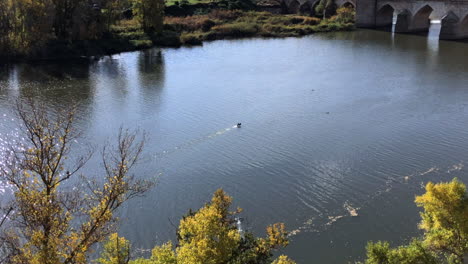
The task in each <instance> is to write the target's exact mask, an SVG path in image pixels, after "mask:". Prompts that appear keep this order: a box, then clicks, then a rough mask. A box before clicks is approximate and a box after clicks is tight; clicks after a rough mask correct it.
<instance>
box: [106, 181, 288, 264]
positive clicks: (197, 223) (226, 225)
mask: <svg viewBox="0 0 468 264" xmlns="http://www.w3.org/2000/svg"><path fill="white" fill-rule="evenodd" d="M231 202H232V198H231V197H229V196H228V195H227V194H226V193H224V191H223V190H218V191H216V192H215V194H214V195H213V198H212V199H211V202H210V203H207V204H206V205H205V206H204V207H202V208H201V209H200V210H198V211H197V212H190V213H189V214H188V215H187V216H185V217H184V218H182V220H181V221H180V225H179V228H178V230H177V238H178V241H177V246H176V247H174V245H173V244H172V242H171V241H169V242H167V243H165V244H163V245H161V246H156V247H154V249H153V250H152V251H151V257H150V258H138V259H135V260H130V259H131V258H130V252H131V249H130V243H129V241H127V240H126V239H125V238H121V237H118V236H117V234H113V235H112V236H111V237H110V239H109V240H108V241H107V243H106V244H105V246H104V251H103V252H102V256H101V258H99V259H98V260H97V262H98V263H100V264H127V263H130V264H177V263H178V264H219V263H225V264H267V263H272V259H271V258H272V256H273V254H272V252H273V251H274V250H276V249H278V248H281V247H284V246H286V245H287V244H288V240H287V232H286V231H285V227H284V225H283V224H281V223H278V224H274V225H271V226H268V227H267V230H266V231H267V237H266V238H257V237H254V236H253V234H252V233H249V232H243V231H239V230H238V228H237V226H236V219H235V215H236V214H237V213H238V212H239V211H240V209H238V210H237V211H235V212H230V211H229V207H230V206H231ZM273 263H274V264H280V263H281V264H293V263H295V262H294V261H292V260H290V259H289V258H288V257H286V256H280V257H279V258H278V259H277V260H274V261H273Z"/></svg>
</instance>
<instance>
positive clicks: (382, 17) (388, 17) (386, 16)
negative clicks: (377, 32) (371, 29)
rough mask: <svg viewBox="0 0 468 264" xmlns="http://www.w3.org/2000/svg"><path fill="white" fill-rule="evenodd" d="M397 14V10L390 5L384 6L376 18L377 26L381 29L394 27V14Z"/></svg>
mask: <svg viewBox="0 0 468 264" xmlns="http://www.w3.org/2000/svg"><path fill="white" fill-rule="evenodd" d="M394 13H395V8H393V6H391V5H390V4H386V5H384V6H382V7H381V8H380V9H379V10H378V11H377V16H376V26H377V27H379V28H384V27H390V28H391V27H392V25H393V14H394Z"/></svg>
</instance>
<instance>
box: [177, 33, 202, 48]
mask: <svg viewBox="0 0 468 264" xmlns="http://www.w3.org/2000/svg"><path fill="white" fill-rule="evenodd" d="M180 41H181V42H182V44H188V45H201V44H202V37H201V35H200V34H196V33H183V34H182V35H181V36H180Z"/></svg>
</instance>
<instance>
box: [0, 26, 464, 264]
mask: <svg viewBox="0 0 468 264" xmlns="http://www.w3.org/2000/svg"><path fill="white" fill-rule="evenodd" d="M467 54H468V44H464V43H456V42H439V41H437V40H436V39H434V38H426V37H421V36H409V35H393V34H390V33H387V32H378V31H357V32H347V33H333V34H325V35H314V36H310V37H304V38H287V39H268V40H262V39H251V40H236V41H216V42H211V43H206V44H205V45H204V46H203V47H193V48H180V49H154V50H148V51H142V52H131V53H124V54H121V55H116V56H112V57H110V58H109V57H107V58H103V59H101V60H99V61H95V62H93V63H90V64H89V63H79V62H68V63H61V64H58V63H55V64H54V63H42V64H34V65H27V64H18V65H13V66H8V67H6V66H5V67H2V68H1V70H0V121H1V122H0V133H1V134H0V138H3V139H4V140H5V139H6V138H8V137H7V135H8V134H10V133H12V127H14V125H15V120H12V119H11V118H12V117H11V113H10V109H11V108H12V106H13V105H14V101H15V98H17V97H23V96H26V95H31V94H32V95H34V96H36V97H37V98H40V100H42V101H44V102H46V103H47V104H48V106H49V107H50V108H51V110H53V109H59V108H62V107H65V106H66V105H68V104H70V103H71V102H74V101H76V102H79V103H80V110H79V112H80V113H79V128H80V129H81V130H83V133H84V139H83V140H82V142H79V143H82V144H90V145H93V146H95V147H96V148H98V147H99V146H101V144H102V142H104V141H105V140H107V139H111V138H112V137H114V136H115V135H116V130H117V129H118V128H119V127H120V126H122V125H123V126H125V127H130V128H134V127H135V128H140V129H141V130H145V131H146V132H147V133H148V135H149V140H148V143H147V146H146V152H145V157H144V163H142V164H141V166H140V168H139V169H138V172H137V173H138V174H141V175H144V176H145V177H156V176H157V177H159V185H158V186H157V187H156V188H155V189H154V190H152V191H151V192H150V193H148V195H147V196H146V197H144V198H138V199H135V200H133V201H132V202H131V203H130V204H129V206H127V207H125V208H123V210H122V211H121V213H122V215H121V220H122V221H121V226H120V230H121V232H120V233H121V234H122V235H125V236H126V237H127V238H129V239H130V240H131V241H133V244H134V246H136V247H138V248H142V249H145V248H151V247H152V246H153V245H154V244H155V243H162V242H164V241H166V240H168V239H173V238H174V236H175V235H174V234H175V229H174V227H173V225H172V224H171V222H174V223H177V222H178V219H180V217H181V216H182V215H183V214H185V213H186V212H187V211H188V210H189V208H199V207H200V206H202V205H203V203H204V202H206V201H208V200H209V199H210V197H211V194H212V193H213V192H214V191H215V190H216V189H217V188H220V187H222V188H224V189H225V190H226V191H227V192H228V193H229V194H230V195H232V196H234V198H235V205H236V206H240V207H242V208H244V213H243V214H242V216H243V217H244V218H245V227H246V228H247V229H250V230H252V231H254V232H255V233H257V234H263V230H264V227H265V226H266V225H267V224H269V223H273V222H285V223H286V225H287V227H288V229H289V230H293V235H292V236H291V240H292V242H291V244H290V246H289V247H288V248H287V249H286V250H284V252H282V253H285V254H288V255H290V256H291V257H292V258H294V259H295V260H296V261H298V262H299V263H347V262H348V261H353V260H359V259H362V257H363V256H364V247H365V244H366V242H367V241H368V240H378V239H380V240H390V241H392V243H394V244H395V245H396V244H400V243H404V242H406V241H408V239H409V238H410V237H411V236H415V235H418V234H419V231H418V230H417V228H416V224H417V221H418V219H419V217H418V209H417V208H416V207H415V206H414V203H413V200H414V196H415V195H417V194H420V193H422V191H423V190H422V189H421V185H422V184H423V183H425V182H427V181H429V180H433V181H442V180H443V181H448V180H450V179H452V178H453V177H459V178H460V179H461V180H463V181H465V182H468V177H466V176H465V175H466V168H465V165H466V164H467V162H468V130H467V123H468V59H467V56H468V55H467ZM237 122H242V123H243V127H242V128H241V129H237V128H233V126H234V125H235V124H236V123H237ZM94 164H95V161H92V162H91V164H90V166H89V167H92V168H91V170H92V171H93V174H95V175H96V177H99V173H100V171H99V170H96V169H95V167H94Z"/></svg>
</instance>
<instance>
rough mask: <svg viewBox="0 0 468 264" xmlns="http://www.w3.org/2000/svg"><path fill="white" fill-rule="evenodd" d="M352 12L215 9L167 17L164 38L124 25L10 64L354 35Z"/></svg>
mask: <svg viewBox="0 0 468 264" xmlns="http://www.w3.org/2000/svg"><path fill="white" fill-rule="evenodd" d="M353 20H354V12H353V11H352V10H349V9H343V10H338V12H337V15H336V16H333V17H330V18H328V19H324V20H322V19H319V18H316V17H309V16H301V15H280V14H272V13H268V12H256V11H238V10H234V11H229V10H219V9H215V10H213V11H211V12H210V13H208V14H204V15H193V16H186V17H170V16H168V17H166V18H165V25H164V32H163V33H162V34H159V35H156V34H148V33H146V32H145V31H144V30H143V28H142V27H141V25H140V23H139V22H138V21H137V20H136V19H134V20H122V21H120V22H119V23H118V24H117V25H114V26H112V27H111V30H110V32H109V34H107V35H106V36H104V37H103V38H102V39H97V40H83V41H75V42H66V41H65V42H64V41H56V40H51V41H49V43H47V44H46V45H45V48H44V49H43V50H41V52H40V53H36V54H34V55H28V57H21V56H16V57H13V58H11V57H10V58H0V59H1V60H2V61H6V60H7V59H9V60H22V59H23V60H31V59H32V60H37V59H47V60H50V59H52V60H56V59H70V58H85V57H91V56H102V55H111V54H115V53H120V52H125V51H134V50H140V49H146V48H150V47H153V46H166V47H179V46H182V45H200V44H202V43H203V41H209V40H218V39H237V38H249V37H297V36H303V35H308V34H313V33H317V32H331V31H344V30H352V29H354V21H353Z"/></svg>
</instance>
